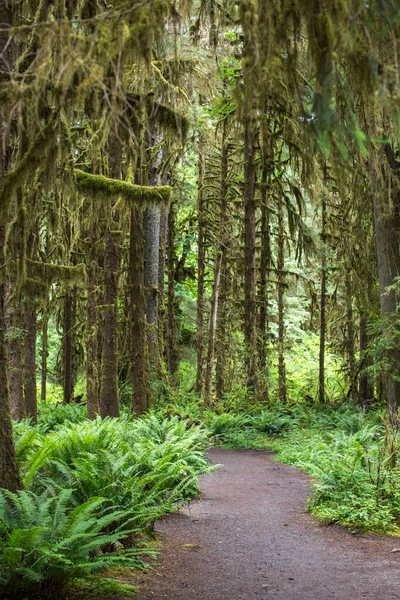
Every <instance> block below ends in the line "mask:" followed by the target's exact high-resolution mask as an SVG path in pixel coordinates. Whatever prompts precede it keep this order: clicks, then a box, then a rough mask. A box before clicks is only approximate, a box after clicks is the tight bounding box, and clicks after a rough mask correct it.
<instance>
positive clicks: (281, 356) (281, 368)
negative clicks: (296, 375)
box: [277, 198, 287, 403]
mask: <svg viewBox="0 0 400 600" xmlns="http://www.w3.org/2000/svg"><path fill="white" fill-rule="evenodd" d="M284 249H285V227H284V222H283V200H282V198H280V199H279V207H278V264H277V267H278V379H279V381H278V388H279V391H278V394H279V400H280V402H282V403H285V402H286V401H287V386H286V364H285V307H284V294H285V252H284Z"/></svg>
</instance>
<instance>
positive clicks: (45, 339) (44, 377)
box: [40, 299, 49, 404]
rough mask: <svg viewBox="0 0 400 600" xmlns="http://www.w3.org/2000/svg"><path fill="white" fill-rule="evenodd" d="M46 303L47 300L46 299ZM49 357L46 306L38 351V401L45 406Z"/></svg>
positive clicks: (47, 313)
mask: <svg viewBox="0 0 400 600" xmlns="http://www.w3.org/2000/svg"><path fill="white" fill-rule="evenodd" d="M46 302H47V299H46ZM48 357H49V310H48V307H47V305H46V306H45V308H44V309H43V314H42V347H41V350H40V362H41V369H40V371H41V381H40V400H41V401H42V402H43V403H44V404H45V403H46V401H47V371H48V369H47V359H48Z"/></svg>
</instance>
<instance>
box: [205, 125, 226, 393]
mask: <svg viewBox="0 0 400 600" xmlns="http://www.w3.org/2000/svg"><path fill="white" fill-rule="evenodd" d="M228 168H229V141H228V124H227V120H226V119H225V120H224V122H223V125H222V142H221V181H220V223H219V240H220V241H219V250H218V253H219V255H220V258H219V257H218V254H217V256H216V260H215V269H214V288H215V292H216V327H215V358H216V365H215V393H216V396H217V398H218V399H220V398H221V397H222V395H223V393H224V391H225V386H226V381H225V379H226V378H225V372H226V361H227V360H228V351H229V349H228V344H227V329H228V322H227V291H228V280H227V261H228V245H229V241H230V240H229V236H228ZM218 271H219V273H218ZM213 295H214V289H213ZM212 313H213V303H211V315H212ZM209 330H210V331H211V327H209ZM210 337H211V336H209V340H208V354H210ZM208 360H209V357H207V361H208ZM208 368H209V367H208V366H207V370H206V393H205V397H206V396H207V377H208ZM209 394H210V399H211V388H210V392H209Z"/></svg>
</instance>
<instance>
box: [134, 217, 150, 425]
mask: <svg viewBox="0 0 400 600" xmlns="http://www.w3.org/2000/svg"><path fill="white" fill-rule="evenodd" d="M129 276H130V286H131V307H130V310H131V320H132V321H131V322H132V332H131V340H132V350H131V352H132V361H131V382H132V411H133V412H134V413H137V414H142V413H144V412H146V411H147V409H148V408H149V381H148V371H147V360H146V314H145V298H144V291H143V286H144V274H143V231H142V214H141V212H140V211H139V209H137V208H136V207H132V210H131V232H130V256H129Z"/></svg>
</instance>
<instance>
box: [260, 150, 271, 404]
mask: <svg viewBox="0 0 400 600" xmlns="http://www.w3.org/2000/svg"><path fill="white" fill-rule="evenodd" d="M267 177H268V170H267V164H266V159H265V156H264V157H263V168H262V175H261V259H260V317H259V318H260V320H259V357H260V358H259V360H260V368H261V369H262V370H263V371H264V373H265V375H267V374H268V368H267V367H268V365H267V347H268V269H269V267H270V263H271V249H270V235H269V210H268V204H267V183H268V182H267ZM263 396H264V401H265V402H267V403H268V387H267V386H266V387H265V389H264V390H263Z"/></svg>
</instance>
